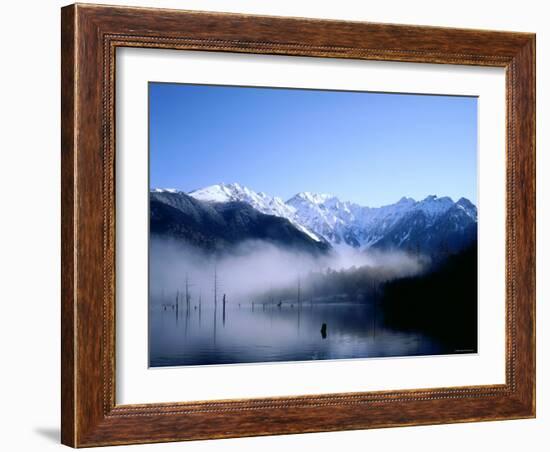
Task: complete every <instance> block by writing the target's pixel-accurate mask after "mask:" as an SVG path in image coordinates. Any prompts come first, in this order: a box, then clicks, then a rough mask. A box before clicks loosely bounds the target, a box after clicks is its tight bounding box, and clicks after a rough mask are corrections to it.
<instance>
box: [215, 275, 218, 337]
mask: <svg viewBox="0 0 550 452" xmlns="http://www.w3.org/2000/svg"><path fill="white" fill-rule="evenodd" d="M217 319H218V268H217V266H216V265H215V264H214V344H215V343H216V326H217V325H216V322H217Z"/></svg>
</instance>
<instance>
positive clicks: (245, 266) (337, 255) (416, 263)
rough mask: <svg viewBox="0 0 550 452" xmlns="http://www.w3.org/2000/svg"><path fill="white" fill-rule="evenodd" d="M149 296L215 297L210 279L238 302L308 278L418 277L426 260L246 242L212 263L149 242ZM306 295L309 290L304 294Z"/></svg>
mask: <svg viewBox="0 0 550 452" xmlns="http://www.w3.org/2000/svg"><path fill="white" fill-rule="evenodd" d="M149 260H150V262H149V271H150V274H149V283H150V288H149V290H150V294H151V296H152V297H153V298H156V297H158V296H159V295H161V294H162V293H164V294H166V295H168V294H175V293H176V291H180V292H181V291H182V290H184V289H185V284H186V281H187V283H188V285H189V286H190V287H191V289H190V291H191V293H192V298H193V299H195V298H196V297H197V296H198V295H199V294H201V295H202V297H203V300H206V301H207V300H208V299H209V298H211V297H212V296H213V290H214V274H216V279H217V285H218V292H219V293H220V294H221V293H226V294H227V296H228V297H230V298H231V299H241V298H244V297H249V296H254V295H257V294H262V293H266V292H267V291H270V290H273V289H279V288H287V287H291V286H293V285H295V284H296V280H297V279H298V278H305V277H306V276H307V275H308V274H310V273H311V272H316V273H320V272H325V271H327V270H328V269H330V270H332V271H340V270H348V269H354V268H355V269H356V268H360V267H364V266H368V267H369V268H373V269H377V270H378V271H379V272H381V274H382V275H385V278H386V279H393V278H396V277H402V276H412V275H415V274H418V273H420V272H422V270H423V269H424V267H425V265H426V260H425V259H422V258H418V257H415V256H412V255H409V254H406V253H403V252H360V251H357V250H353V249H351V248H350V249H348V250H345V251H342V250H341V249H340V250H338V251H332V252H330V253H328V254H326V255H319V256H313V255H311V254H308V253H305V252H299V251H292V250H289V249H283V248H281V247H277V246H275V245H272V244H270V243H266V242H262V241H247V242H244V243H242V244H241V245H239V246H237V247H235V248H234V249H233V250H232V251H231V252H229V253H224V254H223V255H222V256H217V257H214V256H212V255H211V254H207V253H205V252H203V251H201V250H199V249H197V248H194V247H191V246H187V245H183V244H182V243H181V242H177V241H174V240H169V239H162V238H152V239H151V242H150V254H149ZM305 289H307V288H305Z"/></svg>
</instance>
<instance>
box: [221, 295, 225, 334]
mask: <svg viewBox="0 0 550 452" xmlns="http://www.w3.org/2000/svg"><path fill="white" fill-rule="evenodd" d="M222 321H223V326H224V327H225V294H223V316H222Z"/></svg>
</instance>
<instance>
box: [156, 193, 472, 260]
mask: <svg viewBox="0 0 550 452" xmlns="http://www.w3.org/2000/svg"><path fill="white" fill-rule="evenodd" d="M150 205H151V233H152V234H160V235H170V236H173V237H177V238H180V239H184V240H187V241H188V242H191V243H193V244H195V245H200V246H201V247H205V248H208V249H219V248H220V247H222V248H223V247H224V246H226V245H231V244H235V243H238V242H240V241H243V240H245V239H261V240H268V241H271V242H274V243H277V244H280V245H284V246H293V247H296V246H298V247H301V248H303V249H307V250H308V251H312V252H323V251H326V250H327V249H330V248H336V249H338V248H341V247H344V248H345V247H351V248H355V249H359V250H365V249H379V250H403V251H408V252H415V253H422V254H428V255H432V256H433V255H435V254H438V253H452V252H457V251H460V250H461V249H463V248H464V247H465V246H467V245H468V244H470V243H472V242H473V241H475V239H476V237H477V208H476V206H475V205H474V204H473V203H471V202H470V201H469V200H468V199H466V198H461V199H459V200H458V201H457V202H454V201H453V200H452V199H451V198H449V197H447V196H444V197H438V196H435V195H431V196H428V197H426V198H425V199H423V200H421V201H415V200H414V199H412V198H407V197H403V198H401V199H400V200H399V201H398V202H396V203H394V204H390V205H387V206H382V207H366V206H361V205H358V204H356V203H352V202H349V201H342V200H340V199H339V198H338V197H336V196H332V195H328V194H318V193H311V192H301V193H298V194H296V195H295V196H293V197H291V198H290V199H288V200H287V201H284V200H283V199H281V198H279V197H276V196H270V195H268V194H266V193H263V192H256V191H253V190H251V189H249V188H248V187H245V186H242V185H240V184H238V183H232V184H223V183H221V184H216V185H211V186H208V187H204V188H201V189H198V190H194V191H191V192H189V193H184V192H181V191H178V190H172V189H154V190H152V191H151V193H150Z"/></svg>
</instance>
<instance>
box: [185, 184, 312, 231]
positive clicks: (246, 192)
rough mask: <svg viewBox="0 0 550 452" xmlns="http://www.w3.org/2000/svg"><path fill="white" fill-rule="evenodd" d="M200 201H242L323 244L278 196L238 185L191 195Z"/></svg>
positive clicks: (215, 188)
mask: <svg viewBox="0 0 550 452" xmlns="http://www.w3.org/2000/svg"><path fill="white" fill-rule="evenodd" d="M189 196H192V197H193V198H195V199H198V200H199V201H206V202H230V201H241V202H245V203H247V204H249V205H250V206H251V207H253V208H254V209H256V210H258V211H259V212H261V213H264V214H266V215H275V216H277V217H283V218H286V219H288V220H289V221H290V222H291V223H293V224H294V226H296V227H297V228H298V229H299V230H301V231H302V232H304V233H305V234H307V235H308V236H309V237H311V238H312V239H313V240H315V241H317V242H322V241H323V239H322V238H321V237H319V236H318V235H317V234H316V233H314V232H313V231H312V230H311V229H309V228H308V227H307V226H305V225H304V224H302V223H299V222H296V220H295V217H296V210H295V209H294V208H293V207H292V206H289V205H287V204H286V203H285V202H284V201H283V200H282V199H281V198H279V197H277V196H273V197H272V196H269V195H267V194H265V193H263V192H260V193H257V192H255V191H253V190H250V189H249V188H247V187H243V186H242V185H240V184H238V183H232V184H223V183H222V184H216V185H210V186H208V187H205V188H201V189H199V190H194V191H192V192H190V193H189Z"/></svg>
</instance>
